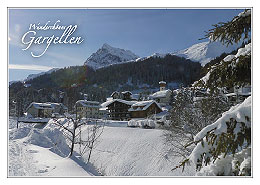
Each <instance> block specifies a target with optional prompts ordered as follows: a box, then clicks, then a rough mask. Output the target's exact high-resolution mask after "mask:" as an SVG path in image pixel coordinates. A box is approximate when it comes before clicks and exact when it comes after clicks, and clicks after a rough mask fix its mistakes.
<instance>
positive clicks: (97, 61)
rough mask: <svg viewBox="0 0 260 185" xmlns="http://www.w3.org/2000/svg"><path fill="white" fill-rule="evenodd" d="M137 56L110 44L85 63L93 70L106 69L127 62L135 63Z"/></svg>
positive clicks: (105, 45)
mask: <svg viewBox="0 0 260 185" xmlns="http://www.w3.org/2000/svg"><path fill="white" fill-rule="evenodd" d="M137 58H138V56H137V55H135V54H134V53H132V52H131V51H129V50H124V49H120V48H114V47H112V46H110V45H108V44H104V45H103V46H102V47H101V48H100V49H98V50H97V52H96V53H93V54H92V55H91V56H90V57H89V58H88V59H87V60H86V62H85V63H84V65H87V66H90V67H92V68H93V69H98V68H102V67H106V66H109V65H113V64H119V63H123V62H127V61H132V60H133V61H135V60H136V59H137Z"/></svg>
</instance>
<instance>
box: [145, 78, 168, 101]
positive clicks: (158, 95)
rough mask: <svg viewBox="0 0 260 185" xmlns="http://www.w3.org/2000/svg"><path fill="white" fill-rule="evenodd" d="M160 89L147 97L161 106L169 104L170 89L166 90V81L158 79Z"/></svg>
mask: <svg viewBox="0 0 260 185" xmlns="http://www.w3.org/2000/svg"><path fill="white" fill-rule="evenodd" d="M159 85H160V91H158V92H155V93H154V94H152V95H150V96H149V99H152V100H155V101H156V102H157V103H159V104H160V105H161V106H166V105H169V103H170V101H171V98H172V91H171V90H170V89H167V90H166V82H164V81H160V82H159Z"/></svg>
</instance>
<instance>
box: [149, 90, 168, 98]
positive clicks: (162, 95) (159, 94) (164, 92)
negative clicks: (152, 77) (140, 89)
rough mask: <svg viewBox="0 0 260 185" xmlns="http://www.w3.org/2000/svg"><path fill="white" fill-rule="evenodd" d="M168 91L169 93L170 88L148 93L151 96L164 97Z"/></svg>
mask: <svg viewBox="0 0 260 185" xmlns="http://www.w3.org/2000/svg"><path fill="white" fill-rule="evenodd" d="M168 93H171V90H170V89H167V90H163V91H158V92H156V93H154V94H152V95H150V97H151V98H164V97H166V96H167V94H168Z"/></svg>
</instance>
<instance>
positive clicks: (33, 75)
mask: <svg viewBox="0 0 260 185" xmlns="http://www.w3.org/2000/svg"><path fill="white" fill-rule="evenodd" d="M58 69H59V68H53V69H50V70H49V71H46V72H41V73H38V74H30V75H28V77H27V78H26V79H25V80H24V81H25V82H26V81H29V80H32V79H34V78H36V77H39V76H41V75H44V74H51V73H52V72H54V71H57V70H58Z"/></svg>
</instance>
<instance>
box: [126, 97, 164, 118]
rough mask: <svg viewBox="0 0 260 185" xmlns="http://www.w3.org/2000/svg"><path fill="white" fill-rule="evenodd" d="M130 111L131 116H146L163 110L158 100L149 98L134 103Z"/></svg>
mask: <svg viewBox="0 0 260 185" xmlns="http://www.w3.org/2000/svg"><path fill="white" fill-rule="evenodd" d="M128 111H129V112H130V116H131V118H146V117H148V116H151V115H154V114H157V113H160V112H162V108H161V106H160V105H159V104H158V103H157V102H156V101H154V100H149V101H139V102H136V103H134V104H133V105H132V106H131V108H130V109H128Z"/></svg>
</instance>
